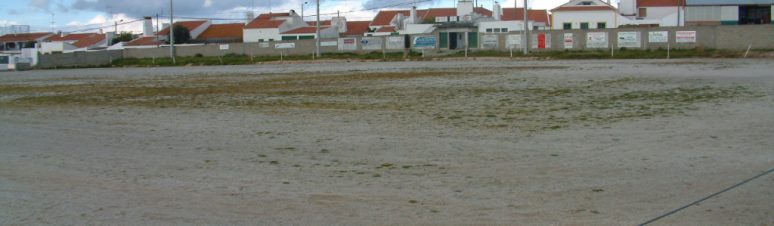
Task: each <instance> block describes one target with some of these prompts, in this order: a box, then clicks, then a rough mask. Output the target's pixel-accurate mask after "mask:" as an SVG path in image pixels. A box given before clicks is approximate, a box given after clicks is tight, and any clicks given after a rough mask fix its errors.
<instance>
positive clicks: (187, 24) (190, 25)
mask: <svg viewBox="0 0 774 226" xmlns="http://www.w3.org/2000/svg"><path fill="white" fill-rule="evenodd" d="M204 23H207V21H204V20H195V21H181V22H176V23H175V26H183V27H185V28H186V29H188V31H193V30H194V29H196V28H198V27H199V26H202V24H204ZM159 35H169V27H167V28H164V29H163V30H161V31H160V32H159Z"/></svg>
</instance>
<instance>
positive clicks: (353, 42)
mask: <svg viewBox="0 0 774 226" xmlns="http://www.w3.org/2000/svg"><path fill="white" fill-rule="evenodd" d="M339 50H343V51H355V50H357V38H339Z"/></svg>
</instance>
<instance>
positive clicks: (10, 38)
mask: <svg viewBox="0 0 774 226" xmlns="http://www.w3.org/2000/svg"><path fill="white" fill-rule="evenodd" d="M47 35H53V33H45V32H43V33H23V34H7V35H3V36H0V42H29V41H35V40H38V39H40V38H43V37H46V36H47Z"/></svg>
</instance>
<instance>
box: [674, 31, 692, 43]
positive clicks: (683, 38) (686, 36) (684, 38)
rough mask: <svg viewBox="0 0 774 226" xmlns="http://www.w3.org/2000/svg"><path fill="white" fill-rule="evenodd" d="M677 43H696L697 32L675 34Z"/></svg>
mask: <svg viewBox="0 0 774 226" xmlns="http://www.w3.org/2000/svg"><path fill="white" fill-rule="evenodd" d="M675 41H676V42H677V43H693V42H696V31H678V32H677V33H675Z"/></svg>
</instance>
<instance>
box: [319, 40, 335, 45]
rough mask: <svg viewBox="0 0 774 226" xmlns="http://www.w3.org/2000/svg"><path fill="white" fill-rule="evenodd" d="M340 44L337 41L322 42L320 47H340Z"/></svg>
mask: <svg viewBox="0 0 774 226" xmlns="http://www.w3.org/2000/svg"><path fill="white" fill-rule="evenodd" d="M338 45H339V42H337V41H327V42H320V46H338Z"/></svg>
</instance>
